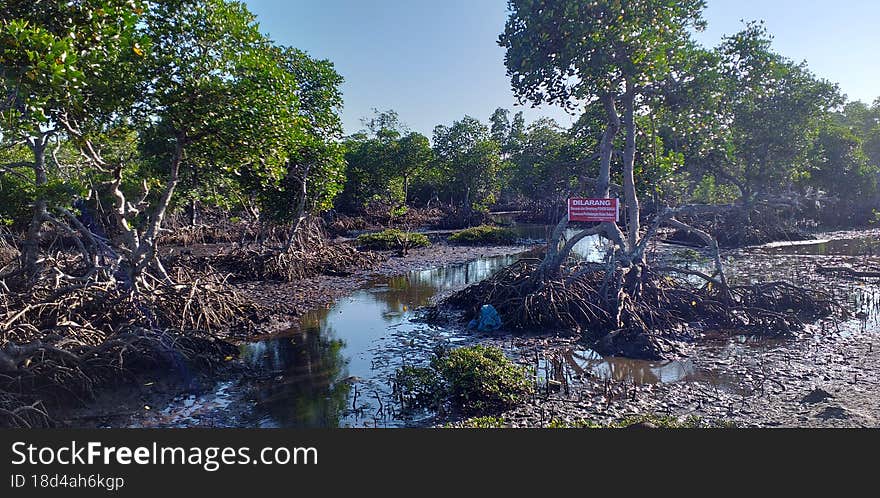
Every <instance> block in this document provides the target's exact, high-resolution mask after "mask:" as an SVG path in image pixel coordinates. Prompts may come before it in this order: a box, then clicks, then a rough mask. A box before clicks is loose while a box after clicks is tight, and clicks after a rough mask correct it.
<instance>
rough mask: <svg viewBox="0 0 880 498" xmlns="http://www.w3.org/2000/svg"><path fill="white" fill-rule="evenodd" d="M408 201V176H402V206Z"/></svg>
mask: <svg viewBox="0 0 880 498" xmlns="http://www.w3.org/2000/svg"><path fill="white" fill-rule="evenodd" d="M408 201H409V175H403V205H404V206H406V203H407V202H408Z"/></svg>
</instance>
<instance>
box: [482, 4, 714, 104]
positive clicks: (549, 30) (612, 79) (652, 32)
mask: <svg viewBox="0 0 880 498" xmlns="http://www.w3.org/2000/svg"><path fill="white" fill-rule="evenodd" d="M624 5H625V7H624ZM508 6H509V8H510V10H511V14H510V17H509V18H508V20H507V24H506V26H505V29H504V33H502V34H501V36H500V37H499V40H498V43H499V45H501V46H502V47H504V48H506V49H507V53H506V55H505V58H504V63H505V65H506V66H507V74H508V76H510V78H511V83H512V85H513V89H514V92H515V93H516V95H517V97H518V98H519V99H520V100H521V101H525V100H528V101H530V102H531V103H533V104H535V105H540V104H543V103H551V104H553V103H555V104H560V105H562V106H565V107H566V108H568V109H571V110H574V109H575V108H576V106H577V105H578V104H579V103H580V102H581V101H584V100H592V99H594V98H596V97H597V96H600V95H604V94H614V93H616V92H618V91H619V87H620V86H621V83H623V82H624V81H628V82H629V83H631V84H632V85H633V86H635V87H643V86H645V85H648V84H651V83H654V82H656V81H659V80H661V79H662V78H664V77H665V76H666V75H667V74H669V72H670V70H671V69H670V68H671V66H672V65H673V63H674V59H675V58H677V57H680V56H682V55H684V54H683V53H682V52H681V51H679V50H677V49H678V48H679V47H681V46H683V45H684V44H686V43H687V41H688V39H689V35H688V28H689V27H692V26H694V27H697V28H702V26H703V25H704V22H703V21H702V19H701V11H702V9H703V7H704V6H705V2H704V1H703V0H678V1H674V2H671V1H667V0H632V1H628V2H626V3H625V4H622V2H621V1H620V0H597V1H591V2H582V1H580V0H560V1H555V2H542V1H537V0H510V1H509V2H508Z"/></svg>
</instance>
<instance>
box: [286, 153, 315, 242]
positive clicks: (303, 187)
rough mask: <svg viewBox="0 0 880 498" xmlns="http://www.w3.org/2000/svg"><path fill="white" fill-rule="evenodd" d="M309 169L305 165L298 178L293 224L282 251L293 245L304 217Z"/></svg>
mask: <svg viewBox="0 0 880 498" xmlns="http://www.w3.org/2000/svg"><path fill="white" fill-rule="evenodd" d="M310 170H311V167H310V166H306V167H305V171H303V174H302V178H301V179H300V184H299V200H298V201H297V204H296V214H295V217H294V220H296V221H294V225H293V229H292V230H291V231H290V236H289V237H288V238H287V243H285V244H284V247H283V248H282V251H283V252H287V251H289V250H290V248H291V247H293V244H294V243H295V242H296V235H297V233H298V232H299V230H300V226H301V225H302V222H303V221H304V220H305V219H306V196H307V195H308V192H309V191H308V187H309V171H310Z"/></svg>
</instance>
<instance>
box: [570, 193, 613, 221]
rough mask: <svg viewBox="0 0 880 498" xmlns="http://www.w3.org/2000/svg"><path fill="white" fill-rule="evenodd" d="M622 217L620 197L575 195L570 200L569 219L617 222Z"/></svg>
mask: <svg viewBox="0 0 880 498" xmlns="http://www.w3.org/2000/svg"><path fill="white" fill-rule="evenodd" d="M619 219H620V203H619V202H618V199H581V198H577V197H573V198H571V199H569V200H568V221H574V222H587V223H602V222H610V223H617V221H618V220H619Z"/></svg>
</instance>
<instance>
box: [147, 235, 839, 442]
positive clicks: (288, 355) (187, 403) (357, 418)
mask: <svg viewBox="0 0 880 498" xmlns="http://www.w3.org/2000/svg"><path fill="white" fill-rule="evenodd" d="M821 243H822V244H827V242H821ZM813 245H817V244H813ZM797 247H800V248H807V247H811V246H809V245H799V246H797ZM803 250H806V249H803ZM812 250H814V251H817V252H819V251H822V249H820V248H815V247H814V248H813V249H812ZM766 251H767V252H770V253H773V252H775V250H774V249H773V248H766ZM577 252H578V253H579V254H581V255H582V256H583V257H586V258H590V259H592V258H594V257H601V254H602V253H603V252H604V251H603V250H602V244H601V242H599V241H598V240H596V239H586V240H584V241H583V242H582V243H581V244H580V246H579V247H578V250H577ZM819 253H820V254H821V252H819ZM807 254H816V252H813V253H809V252H808V253H807ZM518 258H519V256H498V257H493V258H485V259H478V260H476V261H471V262H469V263H466V264H455V265H450V266H445V267H440V268H433V269H429V270H422V271H412V272H409V273H407V274H405V275H402V276H397V277H377V278H375V279H374V280H372V281H371V282H369V283H368V284H367V285H366V286H365V287H364V288H362V289H361V290H358V291H356V292H354V293H353V294H351V295H349V296H347V297H345V298H342V299H340V300H338V301H337V302H336V303H335V304H333V305H332V306H330V307H329V308H325V309H320V310H316V311H313V312H311V313H309V314H307V315H306V316H304V317H303V319H302V323H301V324H300V327H299V328H297V329H294V330H291V331H289V332H288V333H285V334H280V335H278V336H275V337H273V338H270V339H266V340H261V341H259V342H252V343H247V344H244V345H242V346H241V358H242V360H243V361H244V362H245V363H246V364H247V365H248V366H249V367H251V368H252V370H253V371H254V372H256V373H257V375H252V376H245V377H244V378H240V379H236V380H230V381H224V382H220V383H218V384H217V385H216V386H215V387H214V389H212V390H210V391H209V392H207V393H203V394H199V395H195V394H190V395H184V396H180V397H178V398H176V399H174V400H173V401H172V402H171V403H170V404H168V405H167V406H165V407H162V408H159V409H154V410H152V411H150V412H149V413H147V414H145V415H144V416H142V417H138V418H137V419H136V420H134V421H133V422H132V425H135V426H148V427H149V426H153V427H155V426H159V427H190V426H219V427H401V426H421V425H428V424H431V423H433V422H434V419H433V417H432V414H430V413H416V414H413V413H408V414H401V413H400V412H399V411H398V410H399V407H398V406H396V404H395V403H394V402H393V395H392V382H391V379H392V376H393V373H394V371H395V370H396V369H397V368H398V367H400V366H401V365H404V364H423V363H425V362H427V361H428V359H429V358H430V356H431V354H432V351H433V349H434V347H435V346H437V345H439V344H446V345H449V344H452V345H465V344H470V343H474V342H480V341H482V342H486V341H487V340H488V341H489V342H493V340H492V338H487V337H485V336H484V337H475V336H474V335H472V334H470V333H468V332H467V331H465V330H462V329H460V328H456V327H448V328H444V327H440V326H434V325H430V324H427V323H424V322H423V321H421V320H420V312H419V311H418V308H420V307H422V306H425V305H427V304H429V303H431V302H432V300H433V299H435V298H436V297H437V296H439V295H442V294H444V293H448V292H450V291H452V290H456V289H460V288H463V287H465V286H467V285H469V284H472V283H475V282H478V281H480V280H482V279H485V278H487V277H489V276H491V275H492V274H494V273H495V272H497V271H499V270H500V269H502V268H504V267H505V266H507V265H510V264H512V263H513V262H515V261H516V260H517V259H518ZM494 342H496V343H497V344H499V345H501V346H502V347H506V346H505V340H504V339H499V340H497V341H494ZM741 346H742V345H741V344H737V343H736V341H730V342H727V344H726V345H722V346H719V347H722V348H727V347H733V348H737V347H741ZM510 347H512V346H509V348H510ZM520 353H522V352H520ZM533 367H534V370H535V374H536V380H537V381H538V382H539V385H540V384H541V383H543V382H544V381H545V380H546V379H547V378H549V377H552V378H558V376H559V375H560V371H559V369H560V368H561V369H562V375H564V376H568V377H571V378H576V377H592V378H600V379H602V378H606V379H609V380H612V381H621V382H627V383H636V384H655V383H663V382H690V381H700V382H708V383H710V384H714V385H716V387H717V386H720V387H721V388H725V387H729V388H731V389H735V386H736V385H737V379H736V378H733V377H731V376H730V374H729V373H725V372H720V371H709V370H701V369H698V368H696V367H695V366H694V365H693V363H692V362H691V361H690V360H688V359H683V360H679V361H671V362H656V363H653V362H646V361H637V360H628V359H619V358H602V357H601V356H599V355H598V354H596V353H595V352H593V351H591V350H589V349H588V348H586V347H579V348H575V349H571V350H569V351H566V352H564V353H562V354H556V355H555V356H554V357H553V358H552V359H548V358H545V357H542V358H536V361H535V363H534V364H533ZM553 369H556V370H557V371H556V372H553Z"/></svg>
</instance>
